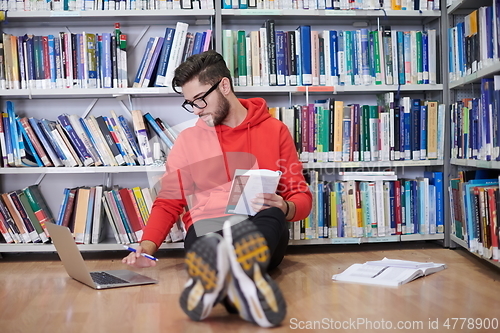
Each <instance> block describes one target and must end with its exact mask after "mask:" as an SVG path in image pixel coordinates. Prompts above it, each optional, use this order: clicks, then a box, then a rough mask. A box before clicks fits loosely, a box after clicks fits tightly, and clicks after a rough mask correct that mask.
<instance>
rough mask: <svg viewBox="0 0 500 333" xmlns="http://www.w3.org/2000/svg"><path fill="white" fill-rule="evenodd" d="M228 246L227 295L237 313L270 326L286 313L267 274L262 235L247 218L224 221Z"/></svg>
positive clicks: (278, 322) (279, 291) (264, 325)
mask: <svg viewBox="0 0 500 333" xmlns="http://www.w3.org/2000/svg"><path fill="white" fill-rule="evenodd" d="M223 234H224V240H225V241H226V242H227V244H228V247H229V251H228V252H229V262H230V267H231V274H230V275H231V279H230V281H229V285H228V288H227V295H228V297H229V299H230V300H231V302H232V303H233V304H234V306H235V307H236V308H237V309H238V312H239V314H240V317H242V318H243V319H245V320H247V321H250V322H253V323H255V324H257V325H259V326H261V327H273V326H277V325H279V324H280V323H281V321H282V320H283V319H284V318H285V315H286V303H285V299H284V298H283V294H282V293H281V290H280V289H279V287H278V285H277V284H276V282H274V281H273V279H271V277H270V276H269V275H268V274H267V267H268V265H269V261H270V259H271V253H270V251H269V248H268V247H267V243H266V240H265V238H264V236H263V235H262V234H261V233H260V232H259V231H258V230H257V228H256V227H255V225H254V224H253V223H252V222H250V221H243V222H239V223H237V224H235V225H233V226H231V223H230V222H229V221H226V222H225V223H224V229H223Z"/></svg>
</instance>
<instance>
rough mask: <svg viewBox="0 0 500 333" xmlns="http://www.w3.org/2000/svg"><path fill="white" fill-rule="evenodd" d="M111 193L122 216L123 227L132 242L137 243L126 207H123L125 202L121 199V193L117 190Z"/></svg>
mask: <svg viewBox="0 0 500 333" xmlns="http://www.w3.org/2000/svg"><path fill="white" fill-rule="evenodd" d="M110 192H111V193H112V194H113V198H114V200H115V203H116V206H117V208H118V213H119V214H120V218H121V220H122V223H123V226H124V227H125V231H126V233H127V236H128V238H129V239H130V241H131V242H135V241H136V239H135V238H136V237H135V233H134V232H133V231H132V227H131V226H130V221H129V219H128V216H127V213H126V212H125V207H124V206H123V201H122V199H121V197H120V193H118V191H117V190H111V191H110Z"/></svg>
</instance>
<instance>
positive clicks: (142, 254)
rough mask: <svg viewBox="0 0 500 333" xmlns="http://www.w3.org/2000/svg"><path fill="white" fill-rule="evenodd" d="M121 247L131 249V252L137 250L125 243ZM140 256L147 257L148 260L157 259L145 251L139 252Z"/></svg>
mask: <svg viewBox="0 0 500 333" xmlns="http://www.w3.org/2000/svg"><path fill="white" fill-rule="evenodd" d="M123 247H124V248H126V249H127V250H129V251H131V252H137V250H136V249H134V248H133V247H130V246H127V245H123ZM141 256H143V257H144V258H148V259H150V260H154V261H158V259H157V258H155V257H153V256H152V255H149V254H147V253H141Z"/></svg>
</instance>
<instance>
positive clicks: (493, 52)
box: [448, 0, 500, 81]
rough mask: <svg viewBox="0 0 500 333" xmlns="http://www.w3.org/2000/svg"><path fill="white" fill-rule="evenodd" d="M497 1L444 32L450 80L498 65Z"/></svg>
mask: <svg viewBox="0 0 500 333" xmlns="http://www.w3.org/2000/svg"><path fill="white" fill-rule="evenodd" d="M499 20H500V1H499V0H494V1H493V6H485V7H480V8H479V9H476V10H474V11H472V12H471V13H470V14H468V15H466V16H465V17H464V19H463V22H459V23H457V24H456V25H455V26H454V27H451V28H449V29H448V49H449V73H450V79H451V81H453V80H458V79H459V78H461V77H463V76H466V75H470V74H472V73H474V72H476V71H478V70H480V69H482V68H485V67H488V66H491V65H492V64H494V63H496V62H498V59H499V57H500V37H499V36H500V23H499Z"/></svg>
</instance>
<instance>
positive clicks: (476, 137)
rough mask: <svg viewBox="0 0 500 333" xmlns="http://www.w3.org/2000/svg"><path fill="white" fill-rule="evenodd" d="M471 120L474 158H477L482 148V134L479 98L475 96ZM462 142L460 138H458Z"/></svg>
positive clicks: (470, 112)
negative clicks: (480, 130) (480, 132)
mask: <svg viewBox="0 0 500 333" xmlns="http://www.w3.org/2000/svg"><path fill="white" fill-rule="evenodd" d="M469 114H470V120H471V121H470V122H469V127H470V129H471V131H470V134H469V135H470V139H471V147H472V159H477V156H478V154H479V148H480V145H481V144H480V134H479V99H478V98H474V99H473V100H472V109H471V110H470V111H469ZM458 141H459V142H460V140H458Z"/></svg>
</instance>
